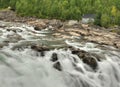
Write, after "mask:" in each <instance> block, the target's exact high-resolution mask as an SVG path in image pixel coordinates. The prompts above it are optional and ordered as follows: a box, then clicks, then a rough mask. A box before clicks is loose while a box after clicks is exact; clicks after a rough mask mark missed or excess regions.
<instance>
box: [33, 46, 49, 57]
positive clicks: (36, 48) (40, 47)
mask: <svg viewBox="0 0 120 87" xmlns="http://www.w3.org/2000/svg"><path fill="white" fill-rule="evenodd" d="M31 49H33V50H35V51H38V52H41V56H43V55H44V51H49V50H50V49H49V48H48V47H46V46H39V45H32V46H31Z"/></svg>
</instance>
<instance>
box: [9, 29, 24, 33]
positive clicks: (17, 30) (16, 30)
mask: <svg viewBox="0 0 120 87" xmlns="http://www.w3.org/2000/svg"><path fill="white" fill-rule="evenodd" d="M7 31H8V32H9V31H13V32H15V33H16V32H22V31H23V30H21V29H16V28H8V29H7Z"/></svg>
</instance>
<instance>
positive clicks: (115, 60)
mask: <svg viewBox="0 0 120 87" xmlns="http://www.w3.org/2000/svg"><path fill="white" fill-rule="evenodd" d="M15 28H18V27H15ZM19 28H20V27H19ZM29 28H30V29H32V28H31V27H28V26H26V27H25V26H24V27H22V28H20V29H22V30H23V32H18V34H19V35H22V36H23V37H24V38H25V39H27V40H29V39H30V34H28V35H27V31H26V29H29ZM0 30H1V31H2V32H3V34H2V35H1V38H0V40H3V38H5V37H6V35H7V34H12V33H13V32H9V33H7V31H6V30H2V28H1V29H0ZM31 35H32V34H31ZM37 35H40V34H37ZM41 35H42V36H43V37H44V34H41ZM37 40H38V38H37ZM65 43H66V44H68V45H70V46H74V47H76V48H78V49H82V50H85V51H87V52H93V53H97V54H101V55H103V57H105V58H103V60H102V61H97V63H98V68H97V69H96V70H93V69H92V68H91V67H89V66H88V65H87V64H85V63H83V62H82V60H81V59H80V58H79V57H78V56H77V55H74V54H72V53H71V51H70V50H69V49H68V50H63V49H59V50H56V49H55V50H51V51H47V52H45V56H41V55H40V53H39V52H36V51H34V50H32V49H30V48H23V49H22V50H11V47H12V46H14V44H15V43H10V44H9V45H8V46H5V47H4V48H2V49H0V87H120V52H119V51H117V50H110V49H109V50H104V49H102V48H97V46H96V45H95V44H94V43H86V44H84V45H83V44H82V45H81V44H80V43H76V42H71V41H69V40H66V41H65ZM108 48H109V47H108ZM111 49H112V48H111ZM113 49H114V48H113ZM53 53H56V54H57V55H58V60H57V62H58V61H59V62H60V65H61V68H62V71H58V70H57V69H55V68H54V67H53V64H54V62H52V61H50V59H51V56H52V54H53ZM73 58H75V59H76V61H74V59H73Z"/></svg>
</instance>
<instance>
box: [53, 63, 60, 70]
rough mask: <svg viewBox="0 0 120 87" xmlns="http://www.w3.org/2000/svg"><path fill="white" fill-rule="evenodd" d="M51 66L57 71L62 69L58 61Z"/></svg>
mask: <svg viewBox="0 0 120 87" xmlns="http://www.w3.org/2000/svg"><path fill="white" fill-rule="evenodd" d="M53 67H54V68H55V69H57V70H58V71H62V68H61V65H60V62H56V63H55V64H54V65H53Z"/></svg>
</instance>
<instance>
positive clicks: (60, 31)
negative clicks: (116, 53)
mask: <svg viewBox="0 0 120 87" xmlns="http://www.w3.org/2000/svg"><path fill="white" fill-rule="evenodd" d="M0 20H2V21H6V22H18V23H25V24H28V25H31V26H33V27H34V29H35V30H36V31H40V30H43V29H48V30H51V29H52V30H55V33H54V34H53V35H54V36H55V37H61V38H64V39H68V38H70V37H71V36H73V37H82V39H83V40H84V41H89V42H94V43H98V44H101V45H110V46H114V47H115V48H118V49H120V40H119V39H120V35H119V27H118V26H116V27H113V28H109V29H106V28H104V27H99V26H95V25H88V24H82V23H81V22H80V21H76V20H69V21H61V20H56V19H52V20H49V19H37V18H33V17H20V16H18V15H16V13H15V12H13V11H11V10H1V11H0ZM0 27H3V26H0ZM116 31H118V32H116Z"/></svg>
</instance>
